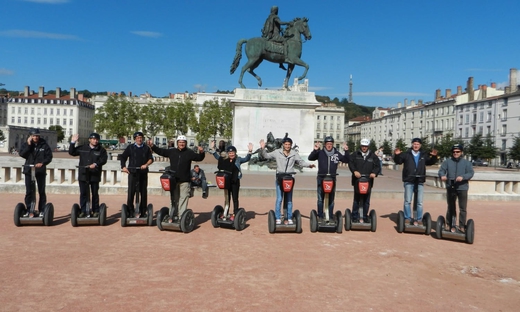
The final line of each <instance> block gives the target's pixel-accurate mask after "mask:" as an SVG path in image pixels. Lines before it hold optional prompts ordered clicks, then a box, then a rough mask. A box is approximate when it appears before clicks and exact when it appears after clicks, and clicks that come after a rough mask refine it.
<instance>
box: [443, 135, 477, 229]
mask: <svg viewBox="0 0 520 312" xmlns="http://www.w3.org/2000/svg"><path fill="white" fill-rule="evenodd" d="M463 151H464V149H463V146H462V144H455V145H453V146H452V148H451V153H452V154H451V157H450V158H448V159H446V160H445V161H444V162H443V163H442V165H441V168H440V169H439V177H440V178H441V180H442V181H444V182H446V201H447V203H448V210H447V211H446V230H447V231H454V230H455V227H456V226H457V225H456V224H453V222H452V220H456V219H457V207H456V202H457V200H458V201H459V224H458V229H459V231H461V232H463V233H464V232H465V225H466V207H467V204H468V189H469V180H471V178H472V177H473V174H474V171H473V166H472V165H471V162H470V161H469V160H466V159H464V158H463V157H462V155H463Z"/></svg>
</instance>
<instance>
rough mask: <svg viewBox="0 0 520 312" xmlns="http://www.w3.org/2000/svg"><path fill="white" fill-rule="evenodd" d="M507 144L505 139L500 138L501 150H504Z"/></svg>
mask: <svg viewBox="0 0 520 312" xmlns="http://www.w3.org/2000/svg"><path fill="white" fill-rule="evenodd" d="M506 146H507V140H502V150H503V151H504V150H505V149H506Z"/></svg>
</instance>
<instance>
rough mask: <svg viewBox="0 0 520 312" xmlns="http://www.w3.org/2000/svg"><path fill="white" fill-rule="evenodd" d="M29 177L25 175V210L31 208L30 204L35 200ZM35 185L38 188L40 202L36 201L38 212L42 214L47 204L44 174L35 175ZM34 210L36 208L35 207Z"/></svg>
mask: <svg viewBox="0 0 520 312" xmlns="http://www.w3.org/2000/svg"><path fill="white" fill-rule="evenodd" d="M31 182H32V181H31V175H30V174H26V175H25V207H27V210H29V209H30V208H31V202H32V201H33V200H34V201H36V198H33V189H32V183H31ZM36 184H37V187H38V194H39V195H40V200H38V206H37V208H38V211H39V212H44V211H43V209H44V208H45V204H47V194H45V174H37V175H36ZM35 208H36V207H35Z"/></svg>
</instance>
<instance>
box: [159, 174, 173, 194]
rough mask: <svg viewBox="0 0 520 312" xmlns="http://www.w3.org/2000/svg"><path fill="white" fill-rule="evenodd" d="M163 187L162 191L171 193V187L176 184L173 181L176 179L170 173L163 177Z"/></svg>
mask: <svg viewBox="0 0 520 312" xmlns="http://www.w3.org/2000/svg"><path fill="white" fill-rule="evenodd" d="M160 179H161V186H162V189H163V190H165V191H169V190H170V189H171V185H172V184H174V183H173V182H172V180H174V177H173V176H172V175H171V174H169V173H166V172H165V173H163V174H162V175H161V178H160Z"/></svg>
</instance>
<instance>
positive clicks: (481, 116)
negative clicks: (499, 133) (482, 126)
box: [479, 112, 484, 122]
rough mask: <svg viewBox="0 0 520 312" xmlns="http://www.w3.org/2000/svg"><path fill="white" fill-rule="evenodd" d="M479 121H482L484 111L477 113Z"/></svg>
mask: <svg viewBox="0 0 520 312" xmlns="http://www.w3.org/2000/svg"><path fill="white" fill-rule="evenodd" d="M479 122H484V112H480V114H479Z"/></svg>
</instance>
